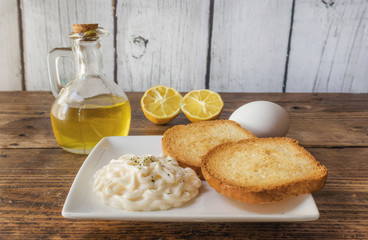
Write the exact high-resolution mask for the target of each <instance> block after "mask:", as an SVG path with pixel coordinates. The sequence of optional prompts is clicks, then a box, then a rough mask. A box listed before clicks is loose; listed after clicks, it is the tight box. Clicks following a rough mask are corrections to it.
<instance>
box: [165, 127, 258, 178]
mask: <svg viewBox="0 0 368 240" xmlns="http://www.w3.org/2000/svg"><path fill="white" fill-rule="evenodd" d="M253 137H255V136H254V135H253V134H252V133H250V132H249V131H247V130H246V129H244V128H242V127H241V126H240V125H239V124H238V123H236V122H234V121H231V120H212V121H202V122H195V123H191V124H188V125H176V126H174V127H172V128H170V129H168V130H167V131H166V132H165V133H164V135H163V138H162V151H163V152H164V153H165V154H166V155H169V156H171V157H173V158H175V159H176V160H177V161H178V163H179V165H180V166H182V167H190V168H192V169H193V170H194V171H195V172H196V173H197V175H198V176H199V177H202V179H203V176H202V173H201V163H202V157H203V156H204V155H205V154H206V153H207V152H208V151H209V150H210V149H212V148H213V147H215V146H217V145H219V144H221V143H225V142H229V141H236V142H237V141H240V140H243V139H249V138H253Z"/></svg>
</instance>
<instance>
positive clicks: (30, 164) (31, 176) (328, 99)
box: [0, 92, 368, 239]
mask: <svg viewBox="0 0 368 240" xmlns="http://www.w3.org/2000/svg"><path fill="white" fill-rule="evenodd" d="M141 96H142V93H129V94H128V97H129V98H130V101H131V104H132V108H133V109H134V111H133V113H132V126H131V131H130V135H156V134H162V133H163V132H164V131H165V130H166V129H168V128H170V127H171V126H173V125H176V124H187V123H189V121H188V120H187V119H186V118H185V116H184V115H183V114H182V113H181V114H180V115H179V117H178V118H176V119H175V120H174V121H173V122H171V123H170V124H169V125H164V126H156V125H153V124H151V123H150V122H149V121H148V120H146V119H145V117H144V116H143V113H142V111H141V110H140V107H139V99H140V97H141ZM221 96H222V97H223V99H224V102H225V107H224V111H223V113H222V115H221V118H228V117H229V116H230V114H231V113H232V112H233V111H234V110H235V109H236V108H237V107H239V106H241V105H242V104H245V103H247V102H250V101H255V100H269V101H274V102H276V103H278V104H280V105H281V106H283V107H284V108H285V109H286V110H287V111H288V113H289V115H290V119H291V126H290V130H289V133H288V136H289V137H292V138H295V139H297V140H299V141H300V143H301V145H303V146H305V147H306V148H307V149H308V150H309V151H310V152H311V153H312V154H313V155H314V156H315V157H316V158H317V160H319V161H320V162H321V163H322V164H324V165H325V166H326V167H327V168H328V170H329V176H328V180H327V184H326V186H325V188H324V189H323V190H321V191H319V192H316V193H314V194H313V196H314V199H315V201H316V203H317V206H318V208H319V211H320V214H321V216H320V218H319V219H318V220H317V221H313V222H291V223H177V222H122V221H99V220H73V219H65V218H63V217H62V216H61V210H62V207H63V204H64V201H65V198H66V196H67V194H68V191H69V188H70V186H71V184H72V182H73V180H74V177H75V175H76V174H77V172H78V169H79V168H80V166H81V164H82V163H83V161H84V159H85V158H86V156H84V155H75V154H70V153H67V152H65V151H63V150H61V149H60V148H59V146H58V144H57V142H56V140H55V139H54V136H53V132H52V129H51V124H50V117H49V109H50V106H51V103H52V101H53V96H52V95H51V93H49V92H0V239H31V238H32V239H59V238H68V239H75V238H87V239H91V238H106V239H120V238H123V239H140V238H146V239H199V238H202V239H217V238H222V239H244V238H252V239H271V238H275V239H285V238H288V239H349V238H357V239H368V94H292V93H287V94H283V93H267V94H266V93H221Z"/></svg>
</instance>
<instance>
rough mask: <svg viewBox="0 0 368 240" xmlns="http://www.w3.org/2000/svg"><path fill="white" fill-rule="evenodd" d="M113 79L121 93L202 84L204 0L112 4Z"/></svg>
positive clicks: (185, 88) (205, 44)
mask: <svg viewBox="0 0 368 240" xmlns="http://www.w3.org/2000/svg"><path fill="white" fill-rule="evenodd" d="M116 15H117V61H118V62H117V64H118V71H117V78H118V83H119V85H120V86H121V87H122V88H123V89H124V90H126V91H145V90H147V89H148V88H150V87H152V86H155V85H158V84H163V85H168V86H171V87H174V88H176V89H178V90H179V91H189V90H193V89H200V88H204V87H205V75H206V61H207V49H208V19H209V0H205V1H203V0H194V1H167V0H158V1H150V0H139V1H130V0H122V1H118V2H117V11H116Z"/></svg>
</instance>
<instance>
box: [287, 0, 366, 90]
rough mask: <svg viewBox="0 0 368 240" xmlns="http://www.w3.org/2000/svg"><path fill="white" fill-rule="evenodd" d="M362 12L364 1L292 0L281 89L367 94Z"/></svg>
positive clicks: (364, 26) (364, 21) (364, 11)
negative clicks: (287, 56)
mask: <svg viewBox="0 0 368 240" xmlns="http://www.w3.org/2000/svg"><path fill="white" fill-rule="evenodd" d="M323 2H333V5H332V6H329V5H328V6H327V7H326V4H324V3H323ZM367 12H368V4H367V1H366V0H353V1H320V0H314V1H310V0H302V1H296V2H295V15H294V24H293V34H292V38H291V40H292V41H291V50H290V59H289V60H290V61H289V69H288V77H287V85H286V86H287V87H286V90H287V91H288V92H352V93H367V92H368V81H367V75H368V68H367V66H368V31H366V29H367V19H368V18H367Z"/></svg>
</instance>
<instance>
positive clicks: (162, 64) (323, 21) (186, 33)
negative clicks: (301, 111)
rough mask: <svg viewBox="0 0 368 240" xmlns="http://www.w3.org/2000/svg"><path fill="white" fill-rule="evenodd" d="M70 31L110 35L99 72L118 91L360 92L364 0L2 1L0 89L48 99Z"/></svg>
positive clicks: (364, 67) (365, 51)
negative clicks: (57, 54) (55, 60)
mask: <svg viewBox="0 0 368 240" xmlns="http://www.w3.org/2000/svg"><path fill="white" fill-rule="evenodd" d="M73 23H99V24H100V26H102V27H104V28H105V29H107V30H108V31H109V32H111V35H110V36H109V37H107V38H106V39H104V40H103V41H102V46H103V51H104V55H103V56H104V69H105V73H106V76H107V79H108V80H109V81H116V82H117V83H118V84H119V85H120V86H121V87H122V88H123V89H124V90H125V91H145V90H146V89H147V88H149V87H151V86H154V85H157V84H165V85H169V86H172V87H175V88H177V89H178V90H180V91H189V90H193V89H200V88H210V89H213V90H215V91H230V92H239V91H244V92H352V93H368V0H344V1H342V0H339V1H338V0H262V1H259V0H19V1H16V0H0V42H1V43H2V44H1V47H0V66H1V67H0V91H7V90H29V91H32V90H46V91H49V90H50V87H49V80H48V72H47V61H46V57H47V53H48V52H49V51H50V50H51V49H52V48H55V47H67V46H70V45H71V40H70V39H69V38H68V34H69V33H70V32H71V31H72V27H71V26H72V24H73ZM73 68H74V67H73V64H72V62H71V61H68V60H65V61H62V63H61V64H60V71H61V78H62V80H63V81H64V82H67V81H69V80H70V79H71V78H72V75H73V72H74V69H73Z"/></svg>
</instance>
